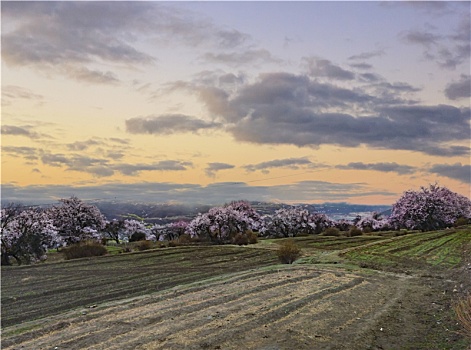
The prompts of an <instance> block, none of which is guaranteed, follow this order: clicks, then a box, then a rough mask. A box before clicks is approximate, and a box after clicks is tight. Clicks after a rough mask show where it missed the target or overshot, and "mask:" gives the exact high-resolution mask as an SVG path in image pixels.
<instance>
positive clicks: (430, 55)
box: [400, 8, 471, 69]
mask: <svg viewBox="0 0 471 350" xmlns="http://www.w3.org/2000/svg"><path fill="white" fill-rule="evenodd" d="M468 9H469V8H468ZM470 17H471V15H470V13H469V11H464V12H463V15H462V16H461V19H460V21H459V23H458V24H457V26H456V27H455V28H453V29H452V32H451V33H450V34H447V35H437V34H434V33H433V32H432V31H431V30H409V31H406V32H403V33H401V34H400V38H401V39H402V40H403V41H404V42H406V43H409V44H413V45H419V46H421V47H422V48H423V56H424V57H425V59H427V60H430V61H434V62H436V63H437V64H438V65H439V66H440V67H442V68H445V69H455V68H456V67H457V66H459V65H461V64H464V63H466V62H467V61H469V58H470V52H471V21H470Z"/></svg>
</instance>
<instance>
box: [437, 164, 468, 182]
mask: <svg viewBox="0 0 471 350" xmlns="http://www.w3.org/2000/svg"><path fill="white" fill-rule="evenodd" d="M429 172H431V173H434V174H438V175H440V176H445V177H449V178H451V179H455V180H458V181H461V182H463V183H471V166H469V165H462V164H461V163H455V164H452V165H450V164H434V165H433V166H432V167H431V168H430V169H429Z"/></svg>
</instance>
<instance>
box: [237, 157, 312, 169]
mask: <svg viewBox="0 0 471 350" xmlns="http://www.w3.org/2000/svg"><path fill="white" fill-rule="evenodd" d="M312 164H313V163H312V162H311V161H310V160H309V159H308V158H306V157H302V158H285V159H274V160H270V161H267V162H261V163H257V164H248V165H245V166H244V167H243V168H244V169H245V170H247V171H250V172H252V171H257V170H260V171H262V172H263V173H268V172H269V169H272V168H289V169H299V167H300V166H306V165H312Z"/></svg>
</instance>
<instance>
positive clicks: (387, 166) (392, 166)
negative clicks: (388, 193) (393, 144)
mask: <svg viewBox="0 0 471 350" xmlns="http://www.w3.org/2000/svg"><path fill="white" fill-rule="evenodd" d="M335 167H336V168H337V169H344V170H375V171H382V172H387V173H389V172H395V173H398V174H400V175H404V174H412V173H414V172H415V171H416V170H417V169H416V168H415V167H412V166H409V165H403V164H397V163H395V162H390V163H363V162H352V163H348V164H347V165H337V166H335Z"/></svg>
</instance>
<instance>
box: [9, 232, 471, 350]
mask: <svg viewBox="0 0 471 350" xmlns="http://www.w3.org/2000/svg"><path fill="white" fill-rule="evenodd" d="M466 232H468V233H467V234H466V236H465V238H466V239H467V238H468V237H469V231H466ZM459 234H460V233H458V235H459ZM461 235H462V233H461ZM448 236H449V237H448V238H450V237H454V233H452V232H451V233H450V234H449V235H448ZM444 237H445V236H444V235H440V234H437V237H436V239H442V240H443V239H444ZM459 237H462V236H459ZM448 238H447V239H446V240H445V241H446V242H455V240H454V239H448ZM303 239H304V238H303ZM403 239H405V241H403ZM408 239H410V238H407V236H406V237H404V238H402V237H397V239H394V240H392V241H388V242H389V243H387V244H393V243H391V242H395V241H397V242H398V245H397V247H398V248H399V247H403V246H404V244H403V243H406V242H408V241H407V240H408ZM304 240H305V239H304ZM368 241H369V240H368ZM423 241H424V244H430V240H423ZM445 241H443V242H445ZM399 242H402V243H399ZM446 242H445V243H443V244H442V245H440V244H438V243H437V249H436V250H435V253H434V254H435V255H436V253H437V252H438V251H439V250H440V248H439V247H438V246H442V247H444V248H443V249H445V248H446V245H447V244H448V243H446ZM376 245H378V246H377V248H376V249H380V248H379V247H381V246H382V243H381V242H379V241H378V243H374V245H373V246H368V247H365V249H364V250H361V249H360V250H354V251H352V254H353V252H355V254H356V255H355V257H360V255H359V254H360V252H362V254H364V252H365V250H367V249H369V250H371V249H373V248H372V247H376ZM342 246H343V245H342ZM352 247H358V245H357V244H356V243H355V244H352ZM310 249H312V246H311V247H310ZM354 249H357V248H354ZM391 249H392V246H391V247H389V248H388V251H389V253H390V254H398V253H399V252H403V251H404V250H400V249H399V250H397V251H394V250H393V249H392V250H391ZM414 251H416V249H415V247H414ZM417 251H420V252H421V253H420V254H429V251H430V249H425V250H420V249H418V250H417ZM401 254H403V253H401ZM361 256H363V255H361ZM339 259H340V258H339ZM307 260H308V259H307ZM447 261H448V260H447ZM427 263H428V262H427V261H425V263H424V264H422V263H421V264H419V265H417V266H416V267H415V268H417V269H418V268H420V269H421V270H420V274H419V273H417V274H415V273H414V274H411V273H409V274H404V273H400V272H398V271H392V272H385V271H381V270H379V271H375V270H370V269H363V268H359V267H358V266H357V267H355V265H350V267H348V266H346V265H341V266H342V267H340V268H335V266H333V265H322V264H320V265H311V264H305V265H291V266H288V265H277V262H276V260H275V255H274V252H273V251H272V250H270V249H257V248H253V247H252V248H239V247H232V246H225V247H180V248H172V249H164V250H156V251H152V252H146V253H140V254H126V255H121V256H115V257H114V256H113V257H102V258H96V259H90V260H88V259H84V260H77V261H70V262H61V263H50V264H42V265H37V266H26V267H12V268H7V269H3V270H2V272H3V274H2V283H3V285H2V289H3V293H2V322H3V323H4V328H3V330H2V333H3V334H2V349H116V350H118V349H120V350H121V349H169V350H176V349H228V350H230V349H257V350H275V349H286V350H288V349H300V350H303V349H309V350H311V349H353V350H354V349H358V350H359V349H429V350H432V349H457V350H459V349H463V350H466V349H467V348H468V346H469V345H470V344H469V342H468V341H467V340H466V339H465V337H463V336H462V335H461V334H459V333H458V331H459V329H460V328H459V326H458V324H457V322H456V319H455V318H454V315H453V312H452V310H451V308H450V305H451V304H450V303H451V299H452V296H453V293H454V292H455V290H456V288H458V289H459V283H460V282H461V280H460V278H461V277H459V278H455V277H456V275H455V274H454V273H455V272H457V271H460V272H462V271H465V270H463V266H461V265H458V266H456V267H453V268H452V267H450V266H448V265H447V266H446V268H447V269H449V270H446V269H444V268H443V269H440V270H439V271H438V272H436V273H434V272H433V271H434V270H433V269H434V268H435V267H436V266H437V265H440V263H439V262H436V261H435V260H433V264H435V265H433V264H431V265H426V264H427ZM339 265H340V264H339ZM427 266H429V267H430V268H428V267H427ZM440 266H441V265H440ZM414 271H415V270H414ZM466 271H467V270H466ZM448 272H450V273H448ZM452 272H453V273H452Z"/></svg>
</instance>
